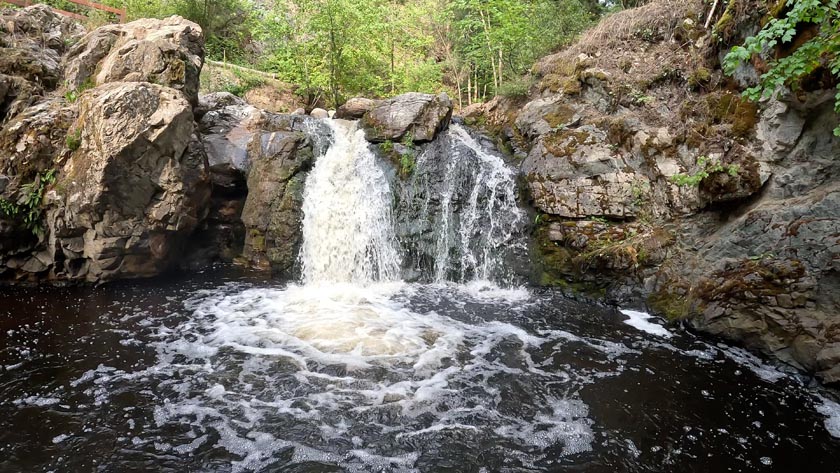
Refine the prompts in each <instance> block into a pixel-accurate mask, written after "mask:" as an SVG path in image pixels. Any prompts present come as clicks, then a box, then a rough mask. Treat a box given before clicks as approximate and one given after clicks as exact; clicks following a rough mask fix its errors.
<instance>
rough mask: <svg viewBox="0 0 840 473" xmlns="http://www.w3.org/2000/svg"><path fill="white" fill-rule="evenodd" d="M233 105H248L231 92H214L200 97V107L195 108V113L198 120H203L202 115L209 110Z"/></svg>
mask: <svg viewBox="0 0 840 473" xmlns="http://www.w3.org/2000/svg"><path fill="white" fill-rule="evenodd" d="M231 105H247V102H245V100H243V99H242V98H241V97H237V96H236V95H233V94H232V93H230V92H212V93H209V94H204V95H200V96H199V97H198V107H196V108H195V110H194V111H193V113H194V114H195V119H196V120H201V117H203V116H204V114H206V113H207V112H212V111H214V110H218V109H220V108H223V107H229V106H231Z"/></svg>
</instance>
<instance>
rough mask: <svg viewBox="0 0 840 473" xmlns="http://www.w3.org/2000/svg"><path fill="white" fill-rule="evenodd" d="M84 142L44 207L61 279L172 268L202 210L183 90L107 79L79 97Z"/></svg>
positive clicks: (202, 164) (197, 156) (199, 166)
mask: <svg viewBox="0 0 840 473" xmlns="http://www.w3.org/2000/svg"><path fill="white" fill-rule="evenodd" d="M79 102H80V103H79V119H78V120H77V121H76V123H75V124H74V125H73V129H75V130H79V131H80V139H81V146H80V148H79V149H78V150H77V151H75V152H74V153H73V155H72V157H71V158H70V160H69V161H68V162H67V164H66V165H65V166H64V168H63V169H62V170H61V175H60V177H59V180H58V182H57V183H56V186H55V189H56V191H57V195H56V197H55V200H56V201H57V202H55V208H53V209H52V210H50V212H49V214H48V223H49V228H50V232H49V234H50V241H49V247H50V251H51V253H52V254H53V255H55V261H54V267H53V269H52V272H53V277H55V278H57V279H70V280H85V281H108V280H113V279H121V278H137V277H149V276H154V275H157V274H160V273H161V272H162V271H164V270H166V269H167V268H169V267H170V266H171V265H172V263H173V262H174V260H175V259H176V258H177V257H178V256H179V255H180V251H181V249H182V247H183V245H184V244H185V243H186V241H187V238H188V237H189V236H190V234H191V233H192V231H193V230H194V229H195V228H196V226H197V225H198V223H199V221H200V220H201V219H203V218H204V216H205V214H206V205H207V202H208V198H209V196H210V186H209V178H208V174H207V162H206V156H205V155H204V152H203V146H202V145H201V144H200V143H199V142H198V141H197V138H196V136H195V135H194V122H193V115H192V106H191V104H190V103H189V101H188V100H187V98H186V97H185V96H184V95H183V94H182V93H181V92H179V91H177V90H174V89H169V88H165V87H162V86H159V85H153V84H148V83H140V82H113V83H109V84H105V85H102V86H100V87H98V88H96V89H95V90H93V91H91V92H90V93H88V94H85V95H83V96H82V98H81V99H80V100H79Z"/></svg>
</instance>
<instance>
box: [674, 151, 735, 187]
mask: <svg viewBox="0 0 840 473" xmlns="http://www.w3.org/2000/svg"><path fill="white" fill-rule="evenodd" d="M697 166H698V167H699V168H700V170H699V171H697V172H696V173H694V174H683V173H680V174H675V175H673V176H671V182H673V183H674V184H676V185H678V186H680V187H697V186H699V185H700V183H701V182H703V179H706V178H707V177H709V176H711V175H712V174H714V173H718V172H725V173H727V174H729V175H730V176H733V177H735V176H737V175H738V173H739V172H740V171H741V166H738V165H737V164H727V165H723V164H721V163H719V162H717V161H714V160H711V159H709V158H708V157H706V156H700V157H699V158H697Z"/></svg>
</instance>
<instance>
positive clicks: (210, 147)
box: [199, 105, 262, 188]
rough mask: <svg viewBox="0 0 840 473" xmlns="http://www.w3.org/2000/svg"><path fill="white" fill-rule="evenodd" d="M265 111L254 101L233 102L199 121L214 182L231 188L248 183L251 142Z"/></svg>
mask: <svg viewBox="0 0 840 473" xmlns="http://www.w3.org/2000/svg"><path fill="white" fill-rule="evenodd" d="M261 113H262V112H261V111H260V110H259V109H257V108H254V107H252V106H250V105H230V106H227V107H221V108H219V109H216V110H212V111H209V112H207V113H206V114H204V116H203V117H202V118H201V121H200V122H199V129H200V131H201V139H202V142H203V143H204V147H205V149H206V151H207V158H208V163H209V165H210V173H211V177H212V179H213V184H214V185H215V186H216V187H221V188H231V187H236V186H238V185H239V184H238V183H240V182H241V183H244V181H245V178H246V176H247V175H248V171H249V169H250V164H251V163H250V159H249V155H248V144H249V143H250V142H251V140H252V138H253V127H254V126H255V125H254V123H255V122H258V121H259V120H260V116H261Z"/></svg>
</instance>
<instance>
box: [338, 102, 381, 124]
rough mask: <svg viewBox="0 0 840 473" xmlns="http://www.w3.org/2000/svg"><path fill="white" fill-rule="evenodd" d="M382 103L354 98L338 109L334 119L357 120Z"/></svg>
mask: <svg viewBox="0 0 840 473" xmlns="http://www.w3.org/2000/svg"><path fill="white" fill-rule="evenodd" d="M381 102H382V101H381V100H372V99H366V98H364V97H356V98H352V99H350V100H348V101H347V102H345V103H344V105H342V106H340V107H338V110H336V112H335V118H340V119H342V120H358V119H360V118H362V117H363V116H364V115H365V114H366V113H368V112H369V111H371V110H373V109H374V108H376V106H377V105H379V104H380V103H381Z"/></svg>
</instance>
